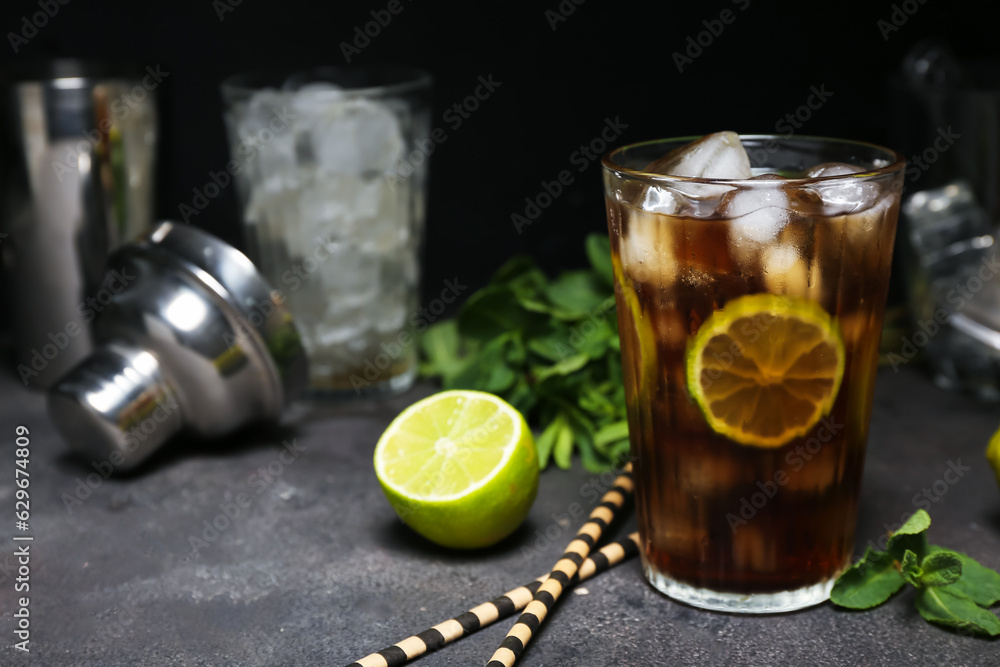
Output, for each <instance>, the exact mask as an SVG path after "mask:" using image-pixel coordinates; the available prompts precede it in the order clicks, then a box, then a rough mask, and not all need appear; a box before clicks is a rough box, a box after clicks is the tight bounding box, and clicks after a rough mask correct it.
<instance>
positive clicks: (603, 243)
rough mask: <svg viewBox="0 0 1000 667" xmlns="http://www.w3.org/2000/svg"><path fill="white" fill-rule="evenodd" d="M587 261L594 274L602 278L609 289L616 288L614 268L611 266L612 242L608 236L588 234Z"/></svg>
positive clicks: (586, 243) (586, 244)
mask: <svg viewBox="0 0 1000 667" xmlns="http://www.w3.org/2000/svg"><path fill="white" fill-rule="evenodd" d="M585 246H586V249H587V260H589V261H590V266H591V267H592V268H593V269H594V273H596V274H597V275H598V276H600V277H601V279H602V280H604V282H605V283H607V285H608V286H609V287H612V288H613V287H614V285H615V278H614V267H613V266H612V264H611V242H610V241H609V240H608V235H607V234H588V235H587V240H586V242H585Z"/></svg>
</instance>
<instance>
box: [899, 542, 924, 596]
mask: <svg viewBox="0 0 1000 667" xmlns="http://www.w3.org/2000/svg"><path fill="white" fill-rule="evenodd" d="M899 572H900V574H902V575H903V578H904V579H906V580H907V581H908V582H910V583H911V584H913V585H914V586H917V587H919V586H920V585H921V584H920V578H921V577H922V576H923V574H924V571H923V569H921V567H920V558H919V557H918V556H917V554H915V553H913V552H912V551H910V550H909V549H907V550H906V551H905V552H904V553H903V560H901V561H900V562H899Z"/></svg>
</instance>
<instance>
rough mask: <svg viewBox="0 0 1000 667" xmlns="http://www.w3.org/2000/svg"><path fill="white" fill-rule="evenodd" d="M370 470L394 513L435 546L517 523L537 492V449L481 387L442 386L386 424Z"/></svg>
mask: <svg viewBox="0 0 1000 667" xmlns="http://www.w3.org/2000/svg"><path fill="white" fill-rule="evenodd" d="M375 474H376V475H377V476H378V480H379V483H380V484H381V485H382V491H383V492H385V495H386V498H388V499H389V502H390V503H391V504H392V507H393V509H395V510H396V513H397V514H398V515H399V517H400V518H401V519H402V520H403V521H404V522H406V524H407V525H409V526H410V527H411V528H413V529H414V530H415V531H417V532H418V533H420V534H421V535H423V536H424V537H426V538H427V539H429V540H431V541H433V542H436V543H438V544H441V545H444V546H447V547H455V548H459V549H476V548H479V547H485V546H489V545H491V544H495V543H496V542H499V541H500V540H502V539H503V538H505V537H507V536H508V535H510V534H511V533H512V532H513V531H514V529H516V528H517V527H518V526H519V525H520V524H521V522H522V521H524V518H525V517H526V516H527V515H528V510H530V509H531V504H532V503H533V502H534V500H535V494H536V493H537V492H538V454H537V452H536V451H535V441H534V439H533V438H532V436H531V430H530V429H529V428H528V425H527V423H526V422H525V421H524V417H523V416H522V415H521V413H520V412H518V411H517V410H515V409H514V408H513V407H512V406H511V405H510V404H509V403H507V402H505V401H504V400H503V399H501V398H498V397H497V396H494V395H493V394H487V393H484V392H480V391H464V390H453V391H443V392H440V393H438V394H434V395H433V396H429V397H427V398H425V399H423V400H421V401H418V402H416V403H414V404H413V405H411V406H410V407H408V408H407V409H406V410H404V411H403V412H402V413H401V414H400V415H399V416H398V417H396V419H394V420H393V421H392V423H391V424H389V428H387V429H386V431H385V433H383V434H382V437H381V438H379V441H378V444H377V445H376V446H375Z"/></svg>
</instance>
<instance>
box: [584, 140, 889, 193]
mask: <svg viewBox="0 0 1000 667" xmlns="http://www.w3.org/2000/svg"><path fill="white" fill-rule="evenodd" d="M704 136H706V135H696V136H690V137H668V138H665V139H650V140H648V141H637V142H635V143H631V144H626V145H625V146H619V147H618V148H614V149H612V150H610V151H608V152H607V153H605V154H604V155H603V156H602V157H601V167H602V169H604V170H606V171H609V172H612V173H614V174H616V175H618V176H619V177H621V178H628V179H632V180H638V181H647V182H650V183H660V184H668V183H706V184H713V185H730V186H736V187H742V188H761V187H764V188H769V187H788V186H789V185H793V186H798V185H804V184H811V183H823V182H828V181H836V180H840V179H852V178H853V179H860V178H863V179H866V180H871V179H875V178H880V177H884V176H888V175H891V174H894V173H896V172H901V171H902V170H903V168H904V167H905V166H906V158H904V157H903V156H902V155H901V154H900V153H899V152H897V151H894V150H892V149H891V148H886V147H885V146H880V145H878V144H873V143H870V142H867V141H856V140H853V139H838V138H836V137H820V136H814V135H799V134H793V135H790V136H789V135H780V134H741V135H739V137H740V142H741V143H742V142H743V141H744V140H746V139H750V140H776V141H782V140H791V139H799V140H806V141H809V142H815V143H834V144H843V145H851V146H861V147H865V148H869V149H874V150H877V151H882V152H883V153H885V154H886V155H887V156H888V157H889V158H891V161H890V162H889V163H888V164H887V165H885V166H883V167H878V168H876V169H867V170H865V171H859V172H857V173H853V174H838V175H834V176H808V177H801V178H782V179H781V180H778V179H774V180H753V179H748V178H701V177H692V176H672V175H668V174H657V173H654V172H651V171H643V170H641V169H632V168H630V167H625V166H623V165H620V164H618V163H617V162H615V156H616V155H618V154H620V153H622V152H623V151H627V150H629V149H633V148H638V147H641V146H649V145H651V144H662V143H678V144H680V143H681V142H683V143H691V142H693V141H697V140H698V139H701V138H702V137H704Z"/></svg>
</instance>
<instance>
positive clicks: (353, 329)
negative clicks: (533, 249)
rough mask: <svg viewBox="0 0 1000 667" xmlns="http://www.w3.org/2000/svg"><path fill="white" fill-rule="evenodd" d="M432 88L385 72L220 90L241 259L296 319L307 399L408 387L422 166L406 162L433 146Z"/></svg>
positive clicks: (340, 71) (413, 76)
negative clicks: (305, 359)
mask: <svg viewBox="0 0 1000 667" xmlns="http://www.w3.org/2000/svg"><path fill="white" fill-rule="evenodd" d="M359 84H361V87H359ZM429 84H430V80H429V77H427V76H426V75H425V74H424V73H422V72H419V71H416V70H405V71H400V70H392V69H383V68H370V69H358V68H324V69H321V70H314V71H309V72H299V73H295V74H292V75H291V76H288V77H284V78H283V79H277V78H275V77H274V76H273V75H266V74H260V75H253V74H252V75H244V76H238V77H233V78H232V79H229V80H227V82H226V83H224V84H223V96H224V98H225V101H226V121H227V127H228V129H229V138H230V143H231V148H232V157H233V159H234V160H235V161H236V163H237V164H239V165H240V167H241V169H240V170H239V173H238V175H237V178H236V180H237V182H238V187H239V191H240V195H241V199H242V202H243V205H244V222H245V225H246V232H247V244H248V247H249V251H250V254H251V257H252V259H253V260H254V261H255V262H256V263H257V264H258V266H259V268H260V269H261V270H262V272H263V273H264V274H265V275H266V276H267V277H268V279H269V280H270V281H271V283H272V285H273V286H274V287H275V288H276V289H277V290H280V291H281V292H282V293H283V296H284V298H285V299H286V300H287V302H288V305H289V309H290V310H291V312H292V314H293V316H294V317H295V318H296V323H297V325H298V328H299V330H300V332H301V333H302V337H303V340H304V343H305V346H306V349H307V351H308V353H309V359H310V375H311V387H312V389H313V390H314V391H315V392H323V393H330V394H334V395H336V394H345V395H352V394H360V393H366V392H371V391H383V390H387V389H388V390H401V389H405V388H406V387H408V386H409V385H410V383H411V382H412V379H413V377H414V375H415V371H416V355H415V350H414V347H413V344H412V336H411V335H409V334H410V333H411V332H408V331H407V329H406V327H407V326H408V322H407V319H408V314H409V313H412V312H414V311H415V310H416V307H417V288H418V280H419V270H418V267H419V261H418V257H417V252H418V248H419V244H420V238H421V236H422V231H423V225H424V193H423V188H424V187H425V183H426V176H425V174H426V162H427V159H426V157H427V156H422V158H423V159H421V160H419V161H416V160H414V161H412V162H413V164H410V163H409V161H407V159H406V158H407V156H409V155H411V154H412V151H413V149H414V148H415V146H416V145H417V144H416V142H417V141H418V140H420V139H426V137H427V135H428V134H429V129H430V128H429V115H428V108H429V104H428V94H429ZM418 162H419V163H418Z"/></svg>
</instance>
